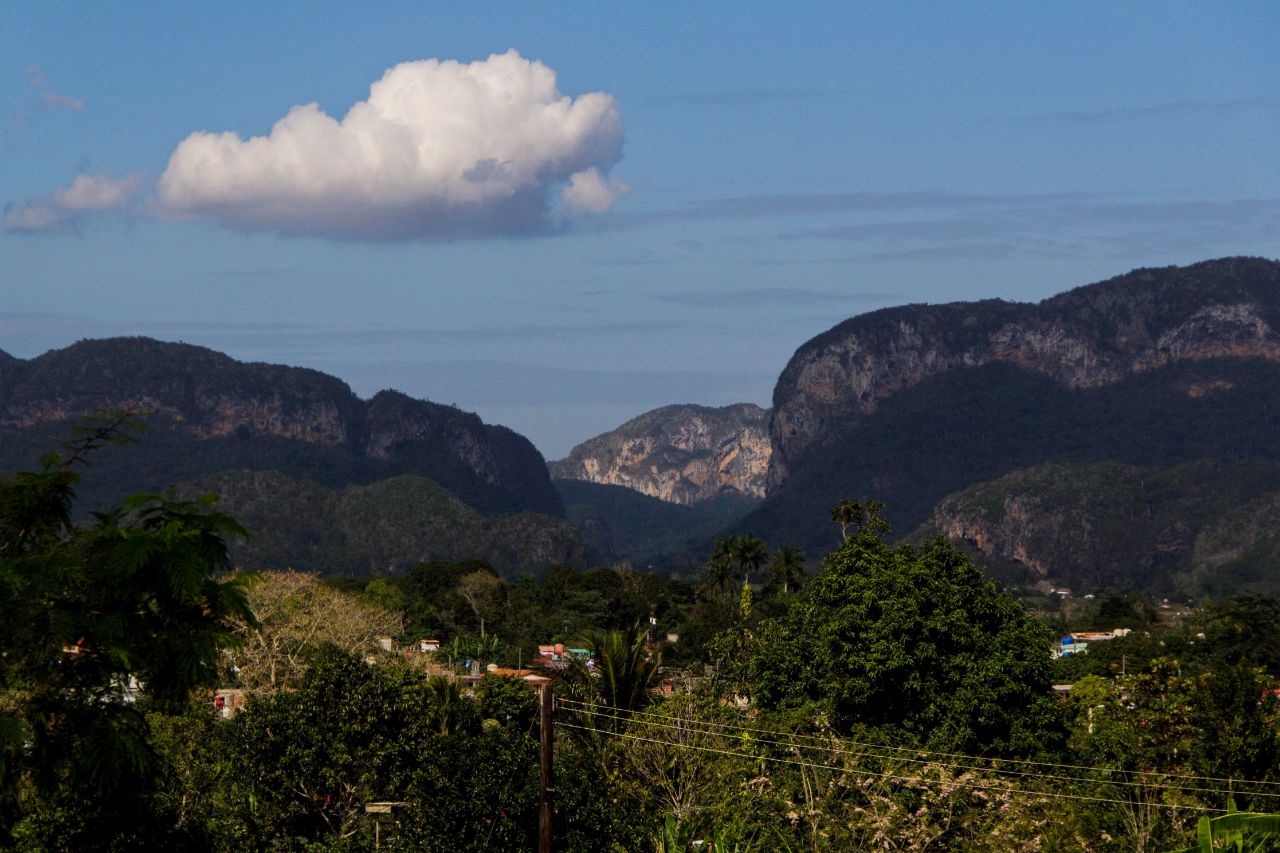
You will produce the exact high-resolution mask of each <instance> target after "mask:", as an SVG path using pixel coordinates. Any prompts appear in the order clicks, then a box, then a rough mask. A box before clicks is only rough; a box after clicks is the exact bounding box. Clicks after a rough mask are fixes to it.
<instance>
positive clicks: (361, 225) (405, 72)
mask: <svg viewBox="0 0 1280 853" xmlns="http://www.w3.org/2000/svg"><path fill="white" fill-rule="evenodd" d="M622 143H623V128H622V118H621V115H620V113H619V110H618V105H617V103H616V102H615V101H614V99H613V97H612V96H610V95H607V94H604V93H601V92H595V93H591V94H585V95H581V96H579V97H577V98H570V97H568V96H565V95H562V94H561V93H560V91H559V89H558V88H557V86H556V75H555V72H554V71H552V70H551V69H550V68H548V67H547V66H545V65H543V64H542V63H541V62H531V61H529V60H526V59H524V58H523V57H521V56H520V55H519V54H518V53H516V52H515V51H514V50H513V51H508V52H507V53H504V54H501V55H497V54H495V55H493V56H490V57H489V58H488V59H486V60H484V61H481V62H472V63H469V64H464V63H460V62H454V61H443V62H442V61H438V60H434V59H431V60H423V61H419V62H405V63H402V64H400V65H397V66H395V67H394V68H391V69H390V70H388V71H387V72H386V73H385V74H384V75H383V76H382V79H380V80H378V81H377V82H376V83H374V84H373V85H372V86H371V87H370V90H369V98H368V100H365V101H360V102H358V103H356V104H355V105H354V106H353V107H351V109H350V110H349V111H348V112H347V114H346V116H345V117H343V118H342V120H341V121H338V120H336V119H334V118H332V117H331V116H329V115H327V114H325V113H324V112H323V111H322V110H321V109H320V108H319V107H318V106H317V105H316V104H306V105H303V106H296V107H294V108H293V109H291V110H290V111H289V113H288V115H286V116H285V117H284V118H282V119H280V120H279V121H278V122H276V124H275V126H274V127H273V128H272V129H271V133H270V134H268V135H267V136H255V137H252V138H250V139H242V138H241V137H240V136H239V135H238V134H236V133H230V132H228V133H206V132H199V133H193V134H191V135H190V136H188V137H187V138H186V139H184V140H183V141H182V142H181V143H180V144H179V145H178V147H177V148H176V149H175V150H174V152H173V154H172V155H171V157H170V158H169V165H168V168H166V169H165V171H164V174H162V175H161V176H160V180H159V182H158V184H157V188H156V196H155V199H154V207H155V210H157V211H158V212H160V213H162V214H165V215H169V216H175V217H190V218H211V219H214V220H217V221H218V222H221V223H222V224H224V225H227V226H229V227H232V228H237V229H243V230H271V231H277V232H280V233H283V234H297V235H319V236H327V237H335V238H340V239H354V240H412V239H423V238H425V239H431V238H449V237H465V236H483V235H488V234H521V233H535V232H538V231H540V230H543V229H545V228H547V227H548V226H550V225H551V224H552V223H554V221H555V220H556V219H557V218H559V217H560V216H562V215H572V214H575V213H577V214H586V213H600V212H603V211H605V210H607V209H609V207H610V206H611V204H612V202H613V200H614V199H615V198H616V197H617V196H618V195H620V194H621V193H623V192H625V191H626V186H625V185H623V184H621V183H619V182H617V181H611V180H608V179H607V177H606V176H607V172H608V169H609V167H610V166H612V165H613V164H614V163H615V162H617V160H618V159H619V157H621V154H622Z"/></svg>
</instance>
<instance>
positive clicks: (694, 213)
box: [604, 191, 1092, 228]
mask: <svg viewBox="0 0 1280 853" xmlns="http://www.w3.org/2000/svg"><path fill="white" fill-rule="evenodd" d="M1091 197H1092V196H1090V195H1088V194H1084V193H1028V194H1025V195H993V194H982V193H955V192H942V191H938V192H813V193H778V194H771V195H744V196H728V197H722V198H708V199H699V200H696V201H693V202H691V203H690V204H688V205H684V206H682V207H676V208H667V209H663V210H652V211H646V212H636V213H627V214H619V215H618V216H616V217H614V218H613V220H612V221H611V222H610V223H607V224H606V225H605V226H604V227H611V228H618V227H630V226H643V225H655V224H664V223H669V222H704V221H716V220H748V219H783V218H789V217H805V216H832V215H836V214H864V213H865V214H871V213H893V212H905V211H921V210H940V209H945V210H956V209H966V210H967V209H980V208H987V207H993V206H1014V205H1034V204H1044V203H1047V202H1056V201H1066V200H1072V199H1076V200H1078V199H1084V198H1091Z"/></svg>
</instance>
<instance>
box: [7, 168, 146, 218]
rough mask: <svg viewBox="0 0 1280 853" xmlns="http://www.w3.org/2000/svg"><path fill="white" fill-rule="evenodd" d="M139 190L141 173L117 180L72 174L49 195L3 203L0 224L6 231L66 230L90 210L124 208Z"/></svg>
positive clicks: (99, 176) (108, 177) (101, 176)
mask: <svg viewBox="0 0 1280 853" xmlns="http://www.w3.org/2000/svg"><path fill="white" fill-rule="evenodd" d="M141 189H142V176H141V175H129V176H128V177H125V178H120V179H119V180H117V179H115V178H112V177H110V176H107V175H76V178H75V180H74V181H72V182H71V184H70V185H69V186H65V187H59V188H58V189H56V190H54V191H53V194H52V195H47V196H44V197H42V198H34V199H28V200H27V201H25V202H22V203H21V204H8V205H6V206H5V209H4V216H3V218H0V226H3V228H4V229H5V230H6V231H69V230H72V229H74V228H75V227H76V226H77V225H79V223H80V222H81V220H83V219H84V217H85V216H87V215H89V214H91V213H95V212H98V211H104V210H119V209H121V208H123V207H125V206H126V205H128V204H129V203H130V202H132V201H133V199H134V198H135V197H136V196H137V194H138V192H139V191H140V190H141Z"/></svg>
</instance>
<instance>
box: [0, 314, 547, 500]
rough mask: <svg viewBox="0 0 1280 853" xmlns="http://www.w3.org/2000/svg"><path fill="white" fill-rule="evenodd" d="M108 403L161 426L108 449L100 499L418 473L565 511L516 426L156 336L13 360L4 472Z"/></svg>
mask: <svg viewBox="0 0 1280 853" xmlns="http://www.w3.org/2000/svg"><path fill="white" fill-rule="evenodd" d="M100 408H118V409H123V408H130V409H134V410H139V411H146V412H150V413H152V415H151V417H150V422H151V426H152V429H151V430H150V431H149V432H148V433H147V434H145V436H144V438H143V439H142V441H143V443H144V447H145V452H137V451H133V450H130V449H116V448H112V449H109V450H107V451H103V452H102V453H101V454H99V458H98V459H97V460H95V464H96V465H97V466H98V470H97V471H96V472H95V476H94V477H93V478H91V479H90V480H88V481H86V484H85V486H86V488H87V489H88V490H89V491H88V492H87V493H86V492H82V497H84V498H85V500H86V501H87V502H90V501H96V502H102V501H104V500H108V499H110V498H111V497H113V496H118V494H117V493H123V492H127V491H138V490H144V489H158V488H162V487H164V486H166V485H168V484H169V483H171V482H175V481H177V480H190V479H196V478H199V477H203V476H206V475H209V474H212V473H215V472H217V471H222V470H228V469H241V468H249V469H259V470H261V469H272V470H279V471H282V472H283V473H285V474H287V475H288V476H291V477H297V478H305V479H310V480H314V481H316V482H318V483H320V484H322V485H325V486H328V487H330V488H337V487H341V486H345V485H348V484H351V483H357V484H366V483H371V482H373V481H375V480H379V479H384V478H387V477H391V476H397V475H401V474H418V475H421V476H424V477H427V478H429V479H431V480H432V481H433V482H435V483H438V484H439V485H440V486H443V487H444V488H446V489H448V490H449V491H450V492H451V493H453V494H455V495H456V496H458V497H459V498H461V499H462V500H463V501H464V502H466V503H467V504H469V505H471V506H472V507H474V508H475V509H477V510H479V511H481V512H483V513H486V514H501V513H511V512H520V511H525V510H527V511H533V512H539V513H544V514H547V515H553V516H560V517H563V515H564V507H563V504H562V503H561V502H560V497H559V495H558V494H557V493H556V491H555V489H554V488H552V486H551V480H550V477H549V476H548V475H547V471H546V466H545V461H544V460H543V458H542V456H541V454H539V453H538V451H537V450H536V449H535V448H534V446H533V445H532V444H531V443H530V442H529V441H528V439H526V438H525V437H524V436H521V435H519V434H518V433H515V432H513V431H512V430H509V429H507V428H506V427H501V426H491V425H487V424H484V423H483V422H482V421H481V420H480V418H478V417H477V416H476V415H474V414H471V413H468V412H463V411H461V410H459V409H456V408H454V407H451V406H442V405H439V404H436V403H431V402H428V401H425V400H415V399H413V398H411V397H409V396H407V395H405V394H401V393H399V392H395V391H383V392H380V393H378V394H376V395H374V397H373V398H372V399H370V400H368V401H365V400H361V399H360V398H358V397H357V396H356V395H355V394H354V393H352V391H351V389H350V388H349V387H348V386H347V385H346V383H344V382H342V381H341V380H340V379H338V378H336V377H333V376H329V375H327V374H325V373H321V372H320V371H316V370H310V369H306V368H298V367H286V366H283V365H277V364H262V363H246V362H239V361H236V360H235V359H232V358H231V357H229V356H227V355H225V354H223V353H220V352H216V351H214V350H211V349H206V348H204V347H198V346H192V345H189V344H180V343H167V342H163V341H158V340H154V339H151V338H143V337H131V338H108V339H103V340H87V341H81V342H79V343H76V344H73V345H72V346H69V347H66V348H64V349H58V350H51V351H49V352H47V353H45V354H44V355H41V356H39V357H37V358H33V359H30V360H21V359H12V358H10V359H8V360H6V359H4V358H0V470H9V471H11V470H16V469H19V468H29V467H30V466H32V465H33V464H34V461H35V458H36V457H37V456H38V455H39V454H40V453H43V452H45V451H47V450H48V449H50V448H51V447H56V446H57V441H58V440H60V439H62V438H66V437H67V434H68V430H69V428H70V426H71V424H72V423H73V422H74V421H75V420H76V419H77V418H80V417H82V416H84V415H86V414H91V413H93V412H95V411H97V410H98V409H100ZM104 481H105V483H107V485H103V483H104Z"/></svg>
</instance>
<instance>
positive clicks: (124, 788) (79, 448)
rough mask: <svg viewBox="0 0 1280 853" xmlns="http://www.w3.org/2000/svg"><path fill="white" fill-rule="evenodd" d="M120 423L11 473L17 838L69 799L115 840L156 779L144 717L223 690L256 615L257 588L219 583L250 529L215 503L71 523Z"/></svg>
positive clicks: (8, 509) (2, 715)
mask: <svg viewBox="0 0 1280 853" xmlns="http://www.w3.org/2000/svg"><path fill="white" fill-rule="evenodd" d="M121 423H122V421H121V420H118V419H117V420H114V421H112V420H107V421H104V422H102V423H100V424H97V425H95V426H92V427H90V428H88V429H87V431H86V435H85V437H84V438H83V439H82V440H81V441H79V442H76V443H73V444H71V445H69V446H68V452H67V453H66V454H56V453H55V454H49V455H47V456H45V457H44V458H43V459H42V460H41V467H40V469H39V470H38V471H34V472H20V473H17V474H14V475H13V476H11V477H0V623H3V625H4V626H5V639H4V643H3V652H4V653H3V655H0V830H4V831H6V832H7V831H11V830H12V829H13V827H14V821H15V820H16V819H19V816H21V815H23V814H24V813H25V814H27V815H30V814H32V813H33V812H34V811H42V812H43V813H44V814H45V815H46V816H47V815H48V814H51V813H55V812H56V811H57V810H58V809H59V808H63V807H64V806H65V804H66V803H70V802H78V803H79V806H77V807H76V808H75V809H73V810H72V813H73V814H76V815H78V816H79V818H80V819H82V820H86V821H88V824H90V825H91V824H95V823H96V824H97V827H96V830H95V831H98V832H99V833H100V834H102V835H104V836H105V835H108V834H109V832H110V830H109V828H108V826H107V824H109V823H111V822H114V821H128V819H129V815H130V814H131V813H132V812H133V811H134V810H135V809H136V808H137V807H139V805H140V803H141V799H142V795H143V794H144V793H145V792H146V790H147V789H148V787H149V785H150V783H151V781H152V767H153V758H154V752H153V750H152V748H151V743H150V734H149V729H148V726H147V722H146V718H145V717H144V715H143V713H142V711H141V710H140V707H141V706H143V705H149V706H151V707H155V708H160V709H172V708H175V707H179V706H181V705H184V704H185V703H186V701H187V700H188V698H189V696H190V694H191V691H192V690H193V689H195V688H196V687H200V686H210V687H211V686H212V685H213V682H214V679H215V677H216V672H217V664H218V658H219V654H220V650H221V649H222V648H224V647H226V646H229V645H232V644H234V643H235V638H234V637H233V635H232V633H231V630H230V622H231V620H232V619H240V620H243V621H245V622H247V623H252V620H253V615H252V613H251V612H250V611H249V608H248V606H247V602H246V599H245V595H244V590H243V589H242V588H241V587H240V585H239V584H238V583H237V582H236V581H234V580H224V579H222V578H220V577H219V576H218V573H219V572H220V571H222V570H225V569H226V568H227V546H226V539H227V537H228V536H235V535H242V534H243V533H244V530H243V528H241V527H240V525H239V524H237V523H236V522H235V521H234V520H233V519H231V518H230V517H229V516H226V515H224V514H221V513H218V512H216V511H214V510H213V508H212V506H211V503H212V498H206V499H202V500H198V501H193V502H180V501H174V500H169V499H166V498H163V497H160V496H158V495H138V496H135V497H132V498H128V499H126V500H125V501H123V502H122V503H121V504H120V505H118V506H116V507H113V508H110V509H107V510H104V511H101V512H95V513H93V514H92V520H91V521H90V522H88V523H84V524H73V523H72V521H71V506H72V502H73V501H74V499H75V490H76V485H77V483H78V482H79V472H78V470H77V468H78V466H79V464H80V463H83V462H84V461H85V456H86V455H87V454H88V453H89V452H90V451H92V450H93V449H95V448H96V447H98V446H100V445H101V444H103V443H105V442H108V441H112V440H115V439H118V438H119V437H120V436H121V432H120V429H121ZM60 804H61V805H60ZM57 821H61V819H57ZM57 821H55V822H57ZM90 828H92V827H90ZM65 843H67V844H70V845H71V846H73V847H77V848H79V849H85V847H84V845H85V844H86V843H88V842H87V840H86V839H69V840H66V842H65Z"/></svg>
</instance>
